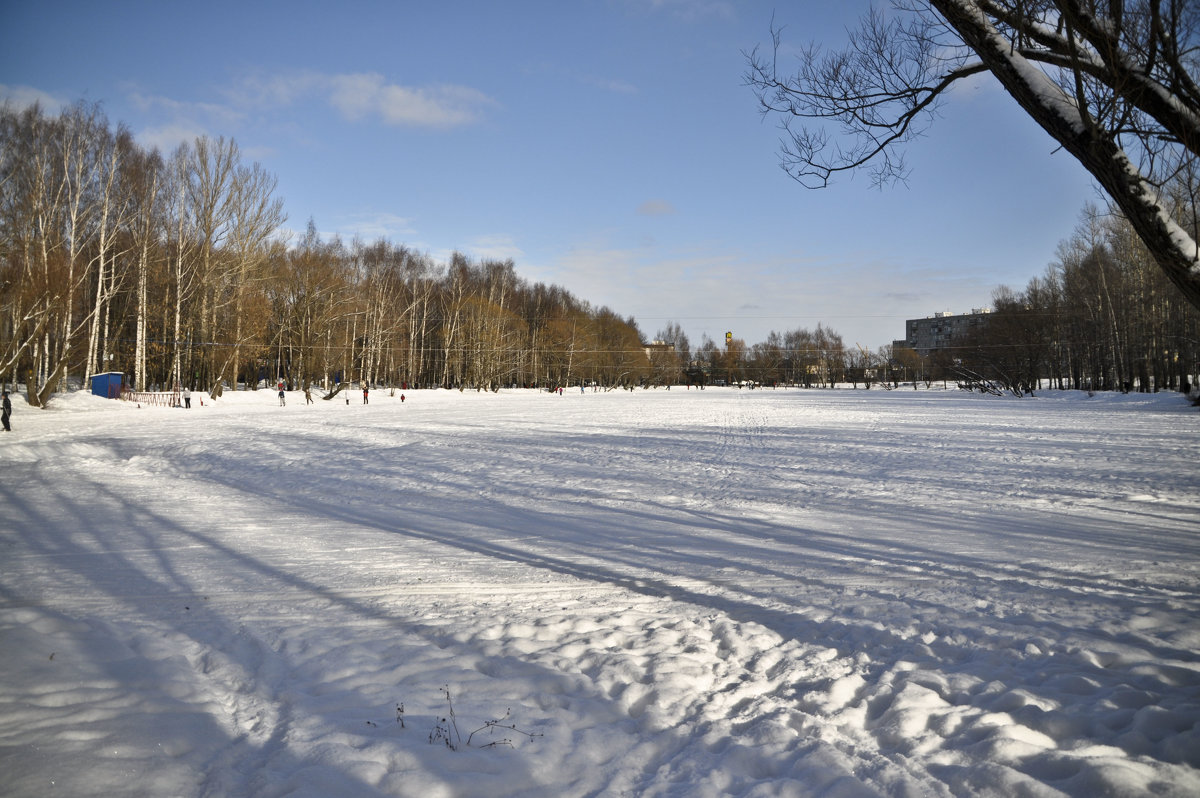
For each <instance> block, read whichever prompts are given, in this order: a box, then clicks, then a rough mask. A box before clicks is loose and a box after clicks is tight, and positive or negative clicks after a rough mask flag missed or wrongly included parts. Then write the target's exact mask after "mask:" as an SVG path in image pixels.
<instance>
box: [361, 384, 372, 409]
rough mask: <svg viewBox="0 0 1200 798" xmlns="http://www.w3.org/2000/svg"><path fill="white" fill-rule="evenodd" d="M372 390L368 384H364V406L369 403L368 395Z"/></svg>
mask: <svg viewBox="0 0 1200 798" xmlns="http://www.w3.org/2000/svg"><path fill="white" fill-rule="evenodd" d="M370 390H371V388H370V386H369V385H367V383H366V382H363V404H364V405H365V404H366V403H367V393H368V392H369V391H370Z"/></svg>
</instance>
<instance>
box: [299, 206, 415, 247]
mask: <svg viewBox="0 0 1200 798" xmlns="http://www.w3.org/2000/svg"><path fill="white" fill-rule="evenodd" d="M337 227H338V230H337V231H336V234H337V235H340V236H341V237H342V238H343V239H350V238H353V237H354V236H358V237H359V238H361V239H363V240H364V241H367V242H371V241H377V240H378V239H381V238H386V239H388V240H389V241H393V242H395V241H400V240H403V239H405V238H408V237H411V236H414V235H416V228H415V227H414V226H413V220H412V219H410V218H408V217H407V216H398V215H396V214H394V213H359V214H352V215H349V216H343V217H341V218H340V219H338V220H337ZM322 235H323V236H324V235H326V234H325V233H322Z"/></svg>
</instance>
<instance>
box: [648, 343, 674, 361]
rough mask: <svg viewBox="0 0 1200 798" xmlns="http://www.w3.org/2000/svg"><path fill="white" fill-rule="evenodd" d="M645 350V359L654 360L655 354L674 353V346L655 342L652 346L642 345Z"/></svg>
mask: <svg viewBox="0 0 1200 798" xmlns="http://www.w3.org/2000/svg"><path fill="white" fill-rule="evenodd" d="M642 346H643V347H644V348H645V350H646V358H647V359H648V360H654V355H655V354H662V355H670V354H673V353H674V352H675V344H668V343H665V342H663V341H655V342H654V343H652V344H642Z"/></svg>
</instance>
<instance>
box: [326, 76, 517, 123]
mask: <svg viewBox="0 0 1200 798" xmlns="http://www.w3.org/2000/svg"><path fill="white" fill-rule="evenodd" d="M325 83H326V90H327V99H328V101H329V103H330V104H331V105H333V106H334V107H335V108H337V109H338V110H339V111H341V113H342V115H343V116H345V117H346V118H347V119H350V120H352V121H357V120H360V119H363V118H367V117H372V116H374V117H378V118H379V119H380V120H382V121H383V122H385V123H386V124H389V125H397V126H404V127H433V128H450V127H458V126H461V125H468V124H471V123H473V122H476V121H477V120H478V119H479V118H480V117H481V116H482V115H483V112H484V110H485V109H486V108H488V107H489V106H491V105H494V104H495V103H494V101H493V100H491V99H490V98H489V97H487V95H485V94H484V93H483V92H480V91H477V90H475V89H472V88H468V87H466V86H453V85H442V86H432V87H427V88H413V87H410V86H401V85H399V84H395V83H388V82H386V81H385V79H384V77H383V76H382V75H380V74H378V73H362V74H353V75H332V76H329V77H328V78H326V80H325Z"/></svg>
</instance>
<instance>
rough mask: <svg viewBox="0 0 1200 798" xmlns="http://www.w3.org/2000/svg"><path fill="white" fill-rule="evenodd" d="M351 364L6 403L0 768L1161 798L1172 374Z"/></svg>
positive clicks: (1177, 578)
mask: <svg viewBox="0 0 1200 798" xmlns="http://www.w3.org/2000/svg"><path fill="white" fill-rule="evenodd" d="M372 393H373V395H372V398H371V399H372V401H371V404H370V405H369V406H365V407H364V406H361V405H355V404H353V403H352V404H351V405H349V406H347V405H345V404H344V403H342V404H337V403H336V402H335V403H324V402H321V401H319V400H318V402H317V403H316V404H314V405H312V406H305V405H304V403H303V400H302V399H300V400H299V401H295V400H293V401H289V403H288V406H287V407H286V408H279V407H277V406H274V404H272V403H273V401H274V397H273V395H272V394H270V393H269V392H257V393H255V392H251V393H248V394H235V395H232V396H230V395H227V396H226V397H225V398H223V399H222V400H220V401H218V402H216V403H215V404H210V403H206V405H207V406H206V407H204V408H202V409H201V408H199V407H194V408H193V409H192V410H191V411H183V410H170V409H160V408H144V409H142V410H137V409H135V408H130V407H128V406H124V405H121V404H119V403H115V402H108V401H106V400H98V399H93V398H91V397H86V396H81V395H73V396H69V397H62V398H61V399H60V400H59V401H58V402H57V403H56V406H55V407H52V409H50V410H48V411H45V412H40V413H35V412H33V411H29V410H26V409H24V408H18V413H17V415H16V416H15V417H14V429H15V430H16V432H15V433H13V434H12V435H11V436H10V437H6V438H4V439H3V440H2V441H0V457H2V458H3V462H4V463H5V466H6V472H7V473H6V476H7V478H6V480H5V481H4V483H3V485H0V561H2V562H3V563H4V565H3V566H2V567H0V772H3V773H5V774H8V775H6V777H5V779H4V781H3V783H0V794H3V795H14V796H18V795H20V796H24V795H34V794H38V795H41V794H56V793H57V794H64V795H68V794H69V795H181V796H217V795H233V796H238V795H244V796H251V795H253V796H332V795H351V794H353V795H366V796H372V795H404V796H407V795H414V796H415V795H422V796H439V795H442V796H474V795H480V796H483V795H486V796H504V795H524V796H528V795H535V796H536V795H545V796H559V795H581V796H582V795H639V796H640V795H656V796H668V795H678V796H685V795H686V796H705V795H711V796H719V795H738V796H743V795H744V796H758V795H763V796H766V795H770V796H780V795H796V796H828V797H830V798H842V797H843V796H873V795H885V796H909V795H932V796H951V795H954V796H959V795H979V796H993V795H994V796H1011V795H1026V796H1038V797H1040V796H1080V797H1081V798H1082V796H1096V795H1142V794H1145V795H1168V796H1187V795H1193V794H1197V793H1200V771H1198V770H1197V769H1198V768H1200V725H1198V724H1200V646H1198V642H1200V626H1197V624H1196V621H1195V618H1196V617H1198V616H1197V610H1200V600H1198V599H1200V591H1198V586H1200V522H1198V521H1197V519H1198V518H1200V475H1198V471H1197V469H1196V468H1195V466H1194V464H1193V463H1192V459H1193V458H1192V457H1191V453H1192V452H1194V451H1195V450H1196V445H1197V443H1200V416H1198V415H1197V414H1196V413H1195V411H1194V410H1192V409H1190V408H1188V406H1187V405H1186V403H1185V402H1184V401H1183V399H1182V398H1180V397H1177V396H1169V395H1157V396H1143V397H1137V396H1128V397H1121V396H1113V397H1107V396H1096V397H1091V398H1089V397H1086V396H1085V395H1083V394H1076V393H1066V394H1047V395H1045V396H1043V397H1040V398H1037V399H1032V400H1015V399H996V398H993V397H982V396H974V395H968V394H961V393H957V392H937V391H930V392H926V391H920V392H911V391H894V392H881V391H870V392H867V391H850V390H838V391H800V390H787V391H783V390H781V391H746V392H739V391H737V390H735V389H729V390H711V389H710V390H708V391H704V392H697V391H691V392H688V391H682V390H680V389H678V388H677V389H674V390H672V391H669V392H668V391H637V392H634V393H629V392H612V393H588V394H583V395H580V394H566V395H564V396H562V397H558V396H551V395H548V394H540V393H533V392H522V391H514V392H501V393H500V394H496V395H491V394H472V393H461V394H460V393H458V392H443V391H420V392H409V395H408V402H406V403H405V404H404V405H403V406H402V405H401V404H400V403H399V400H398V397H389V396H388V395H387V392H386V391H382V390H380V391H373V392H372ZM194 404H195V402H194ZM443 687H446V688H447V689H449V691H450V693H451V696H452V700H453V705H454V710H455V718H456V724H455V725H457V727H458V729H459V731H460V732H461V737H462V739H463V740H465V739H466V737H467V735H468V734H470V733H471V732H474V731H476V730H477V729H479V728H480V727H481V726H483V725H484V722H485V721H487V720H490V719H498V718H504V717H506V713H509V712H510V713H511V714H509V715H507V719H506V720H505V721H504V722H505V723H512V724H514V725H515V726H516V730H504V729H495V730H491V731H489V730H486V729H485V730H483V731H482V732H476V735H475V736H474V737H473V738H472V743H471V745H470V746H467V745H460V746H458V749H459V750H454V751H452V750H450V749H448V748H447V747H445V746H444V745H440V744H438V745H431V744H430V742H429V736H430V733H431V731H432V730H433V729H434V727H435V725H436V724H437V723H438V722H439V721H440V719H441V718H443V717H446V716H447V714H448V705H447V703H446V700H445V696H444V695H443V694H442V693H441V688H443ZM401 702H403V704H404V715H403V717H404V721H405V722H404V725H403V726H401V724H399V723H398V722H397V720H396V718H397V713H396V706H397V704H398V703H401ZM523 732H528V733H529V734H533V735H538V736H526V735H525V734H524V733H523ZM505 739H507V740H509V743H505V744H498V745H496V746H493V747H484V746H486V745H487V743H489V742H497V741H503V740H505Z"/></svg>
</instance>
